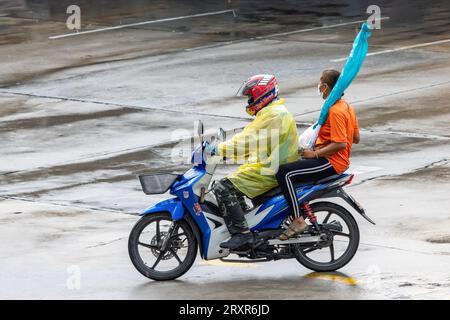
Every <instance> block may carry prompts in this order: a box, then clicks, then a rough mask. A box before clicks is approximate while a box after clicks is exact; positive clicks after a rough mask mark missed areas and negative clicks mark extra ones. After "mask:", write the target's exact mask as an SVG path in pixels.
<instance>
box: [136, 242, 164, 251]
mask: <svg viewBox="0 0 450 320" xmlns="http://www.w3.org/2000/svg"><path fill="white" fill-rule="evenodd" d="M138 245H140V246H143V247H146V248H149V249H155V250H159V247H158V246H155V245H153V244H146V243H142V242H138Z"/></svg>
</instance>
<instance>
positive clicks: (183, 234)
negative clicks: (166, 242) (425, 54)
mask: <svg viewBox="0 0 450 320" xmlns="http://www.w3.org/2000/svg"><path fill="white" fill-rule="evenodd" d="M185 235H186V233H184V232H182V233H177V234H174V235H173V236H171V237H170V239H172V238H176V237H180V236H185ZM183 241H184V240H183Z"/></svg>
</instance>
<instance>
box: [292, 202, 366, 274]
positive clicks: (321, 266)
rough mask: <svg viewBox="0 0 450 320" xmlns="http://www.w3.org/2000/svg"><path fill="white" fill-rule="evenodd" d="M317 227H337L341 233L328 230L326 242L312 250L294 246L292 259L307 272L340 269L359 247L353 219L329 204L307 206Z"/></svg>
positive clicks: (346, 212) (341, 209)
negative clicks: (326, 225) (332, 225)
mask: <svg viewBox="0 0 450 320" xmlns="http://www.w3.org/2000/svg"><path fill="white" fill-rule="evenodd" d="M311 208H312V210H313V211H314V214H315V215H316V217H317V223H318V224H319V226H322V225H323V224H335V225H336V224H339V225H341V226H342V231H337V230H333V229H331V230H328V231H327V232H326V236H327V240H326V241H325V242H324V243H321V244H319V245H316V246H313V247H304V246H301V245H298V244H296V245H294V253H295V258H296V259H297V260H298V262H300V263H301V264H302V265H303V266H305V267H306V268H308V269H311V270H314V271H318V272H324V271H335V270H337V269H340V268H342V267H343V266H345V265H346V264H347V263H349V262H350V260H352V258H353V256H354V255H355V253H356V251H357V250H358V246H359V229H358V224H357V223H356V220H355V218H353V216H352V215H351V214H350V212H348V211H347V210H346V209H345V208H343V207H341V206H339V205H336V204H334V203H330V202H317V203H313V204H311Z"/></svg>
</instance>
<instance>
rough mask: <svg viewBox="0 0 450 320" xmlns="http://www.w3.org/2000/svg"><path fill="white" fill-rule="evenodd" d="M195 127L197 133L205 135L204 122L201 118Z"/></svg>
mask: <svg viewBox="0 0 450 320" xmlns="http://www.w3.org/2000/svg"><path fill="white" fill-rule="evenodd" d="M195 129H196V131H197V134H198V135H199V136H200V137H201V136H203V122H201V120H197V121H196V122H195Z"/></svg>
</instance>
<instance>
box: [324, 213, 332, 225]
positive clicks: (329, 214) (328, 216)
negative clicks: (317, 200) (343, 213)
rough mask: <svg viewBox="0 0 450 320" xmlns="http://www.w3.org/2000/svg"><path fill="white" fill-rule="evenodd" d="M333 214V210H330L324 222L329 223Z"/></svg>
mask: <svg viewBox="0 0 450 320" xmlns="http://www.w3.org/2000/svg"><path fill="white" fill-rule="evenodd" d="M332 214H333V213H332V212H328V214H327V216H326V217H325V219H323V222H322V224H325V223H327V222H328V219H330V217H331V215H332Z"/></svg>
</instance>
